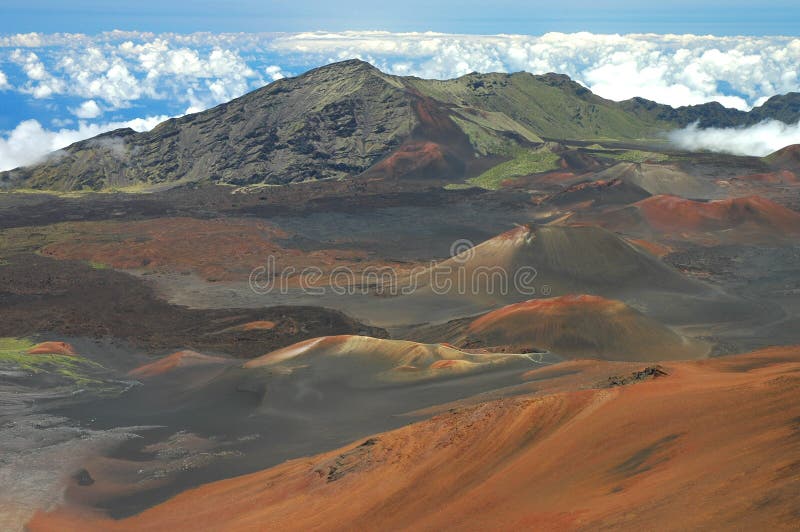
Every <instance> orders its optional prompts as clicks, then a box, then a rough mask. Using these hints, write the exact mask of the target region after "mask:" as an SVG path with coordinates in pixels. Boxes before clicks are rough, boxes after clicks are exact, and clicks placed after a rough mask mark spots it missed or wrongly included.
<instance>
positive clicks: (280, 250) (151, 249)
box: [41, 218, 384, 280]
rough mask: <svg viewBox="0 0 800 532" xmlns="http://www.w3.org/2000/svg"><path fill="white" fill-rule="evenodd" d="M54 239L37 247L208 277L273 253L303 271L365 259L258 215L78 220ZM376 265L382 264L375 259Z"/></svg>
mask: <svg viewBox="0 0 800 532" xmlns="http://www.w3.org/2000/svg"><path fill="white" fill-rule="evenodd" d="M53 227H54V229H53V231H54V233H53V236H54V239H55V242H54V243H52V244H49V245H47V246H45V247H44V248H43V249H42V250H41V253H42V254H43V255H46V256H49V257H53V258H57V259H71V260H84V261H91V262H94V263H99V264H102V265H105V266H111V267H113V268H117V269H130V270H142V269H143V270H149V271H164V272H172V273H184V272H192V273H196V274H197V275H200V276H202V277H204V278H205V279H208V280H243V279H247V278H248V276H249V275H250V272H251V271H252V270H253V268H255V267H259V266H264V265H265V263H266V260H267V257H274V258H275V260H276V264H275V266H276V268H278V269H282V268H285V267H294V268H295V271H302V270H303V268H306V267H308V266H317V267H319V268H320V269H322V270H323V271H329V270H331V269H333V268H335V267H337V266H342V267H347V268H350V269H351V270H352V271H354V272H359V271H362V270H363V269H364V268H366V267H367V266H369V265H370V264H372V265H375V264H376V263H375V262H371V261H369V260H367V259H368V254H367V253H366V252H363V251H355V250H346V249H335V250H324V249H323V250H317V251H310V252H306V251H301V250H297V249H291V248H287V247H284V246H283V245H282V244H281V243H280V242H279V241H280V240H282V239H285V238H288V237H289V236H290V235H288V234H287V233H285V232H284V231H283V230H281V229H280V228H278V227H277V226H275V225H272V224H270V223H267V222H264V221H261V220H247V219H235V218H225V219H212V220H203V219H197V218H155V219H150V220H141V221H132V222H78V223H67V224H59V225H57V226H53ZM379 265H384V263H380V264H379Z"/></svg>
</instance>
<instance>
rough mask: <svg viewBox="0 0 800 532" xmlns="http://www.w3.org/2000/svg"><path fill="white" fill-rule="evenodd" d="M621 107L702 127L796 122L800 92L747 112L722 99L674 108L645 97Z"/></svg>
mask: <svg viewBox="0 0 800 532" xmlns="http://www.w3.org/2000/svg"><path fill="white" fill-rule="evenodd" d="M620 107H622V108H623V109H625V110H626V111H629V112H631V113H634V114H636V115H637V116H641V117H649V118H651V119H652V118H655V119H657V120H661V121H665V122H670V123H672V124H675V125H676V126H678V127H684V126H688V125H689V124H692V123H694V122H697V123H698V126H699V127H702V128H706V127H736V126H749V125H753V124H757V123H759V122H762V121H764V120H770V119H771V120H779V121H781V122H784V123H786V124H794V123H796V122H797V121H798V120H800V93H797V92H789V93H787V94H778V95H775V96H773V97H771V98H770V99H769V100H767V101H766V102H764V103H763V104H761V105H760V106H758V107H754V108H753V109H751V110H750V111H748V112H745V111H740V110H738V109H731V108H728V107H724V106H723V105H722V104H720V103H719V102H708V103H704V104H700V105H686V106H682V107H677V108H675V107H670V106H669V105H664V104H660V103H656V102H653V101H651V100H646V99H645V98H632V99H630V100H625V101H623V102H620Z"/></svg>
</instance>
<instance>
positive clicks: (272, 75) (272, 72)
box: [264, 65, 286, 81]
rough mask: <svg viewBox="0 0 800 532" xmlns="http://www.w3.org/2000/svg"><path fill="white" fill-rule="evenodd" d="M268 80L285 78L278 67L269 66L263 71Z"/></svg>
mask: <svg viewBox="0 0 800 532" xmlns="http://www.w3.org/2000/svg"><path fill="white" fill-rule="evenodd" d="M264 72H266V74H267V76H269V79H271V80H272V81H278V80H279V79H283V78H285V77H286V74H285V73H284V72H283V71H282V70H281V67H279V66H278V65H270V66H268V67H267V68H265V69H264Z"/></svg>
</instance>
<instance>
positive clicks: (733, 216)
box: [635, 196, 800, 233]
mask: <svg viewBox="0 0 800 532" xmlns="http://www.w3.org/2000/svg"><path fill="white" fill-rule="evenodd" d="M635 206H636V207H637V208H638V209H639V212H640V213H641V214H642V215H643V217H644V218H645V220H646V221H647V222H648V223H649V224H650V226H652V227H653V228H654V229H657V230H659V231H663V232H681V231H685V232H707V231H720V230H725V229H730V228H732V227H736V226H740V225H745V224H747V225H755V226H760V227H762V228H767V229H771V230H775V231H778V232H781V233H800V213H798V212H796V211H793V210H791V209H788V208H786V207H784V206H782V205H779V204H777V203H775V202H773V201H770V200H768V199H765V198H761V197H759V196H749V197H745V198H734V199H724V200H716V201H708V202H701V201H692V200H688V199H683V198H679V197H676V196H653V197H652V198H647V199H645V200H642V201H640V202H638V203H636V204H635Z"/></svg>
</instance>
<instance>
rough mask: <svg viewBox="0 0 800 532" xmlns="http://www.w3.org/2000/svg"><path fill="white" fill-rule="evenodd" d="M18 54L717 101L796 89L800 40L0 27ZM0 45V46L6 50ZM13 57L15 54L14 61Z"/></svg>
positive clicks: (153, 93) (99, 69)
mask: <svg viewBox="0 0 800 532" xmlns="http://www.w3.org/2000/svg"><path fill="white" fill-rule="evenodd" d="M3 48H13V50H12V52H11V54H10V56H11V58H12V60H15V61H16V62H18V63H20V64H21V65H22V66H23V69H24V71H25V73H26V79H25V80H22V81H23V82H20V83H17V82H16V80H11V81H12V83H13V84H14V85H16V86H17V87H18V90H20V91H22V92H25V93H28V94H31V95H33V96H34V97H37V98H47V97H52V96H54V95H58V94H68V95H72V96H80V97H83V98H85V99H95V100H102V101H103V102H105V104H106V106H107V107H109V108H110V109H114V108H119V107H127V106H129V105H131V103H130V102H134V101H137V100H141V99H148V98H150V99H162V100H163V99H169V100H173V101H177V102H180V103H185V104H187V105H189V106H191V107H192V108H197V109H201V108H207V107H209V106H211V105H215V104H218V103H221V102H222V101H223V100H222V99H223V98H230V97H235V96H240V95H241V94H242V93H244V92H246V91H247V90H250V89H252V88H255V87H256V86H258V85H259V84H263V83H264V80H266V81H269V80H273V81H274V80H275V79H279V78H280V76H285V75H286V72H285V71H284V70H283V69H282V68H281V67H279V66H277V65H276V64H275V63H276V62H280V63H281V64H288V65H291V66H292V68H293V69H294V70H297V69H305V68H308V67H313V66H318V65H321V64H325V63H328V62H331V61H337V60H342V59H348V58H352V57H359V58H362V59H365V60H368V61H370V62H372V63H373V64H375V65H376V66H379V67H380V68H382V69H385V70H387V71H389V72H392V73H396V74H402V75H416V76H422V77H429V78H439V79H441V78H450V77H456V76H460V75H463V74H466V73H468V72H471V71H479V72H487V71H503V72H512V71H518V70H527V71H529V72H532V73H535V74H541V73H545V72H559V73H564V74H567V75H569V76H570V77H572V78H573V79H575V80H577V81H579V82H581V83H583V84H584V85H586V86H588V87H589V88H590V89H592V90H593V91H595V92H596V93H598V94H599V95H601V96H604V97H607V98H610V99H615V100H619V99H627V98H630V97H633V96H642V97H645V98H649V99H652V100H656V101H659V102H662V103H667V104H670V105H674V106H679V105H691V104H697V103H703V102H707V101H712V100H716V101H719V102H721V103H723V105H727V106H732V107H736V108H740V109H747V108H749V107H751V106H753V105H757V104H758V103H759V102H761V101H763V100H764V98H767V97H769V96H772V95H774V94H776V93H785V92H789V91H796V90H799V89H800V78H799V77H798V73H800V38H793V37H746V36H745V37H714V36H697V35H654V34H646V35H644V34H643V35H637V34H631V35H598V34H592V33H585V32H582V33H574V34H562V33H548V34H545V35H540V36H527V35H488V36H481V35H455V34H443V33H433V32H424V33H389V32H383V31H349V32H337V33H330V32H305V33H295V34H267V33H263V34H258V33H256V34H245V33H236V34H225V33H221V34H214V33H194V34H188V35H180V34H173V33H164V34H158V35H156V34H152V33H147V32H130V31H112V32H106V33H102V34H99V35H95V36H87V35H83V34H21V35H12V36H5V37H0V50H2V49H3ZM1 55H2V54H0V56H1ZM14 58H16V59H14Z"/></svg>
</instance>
